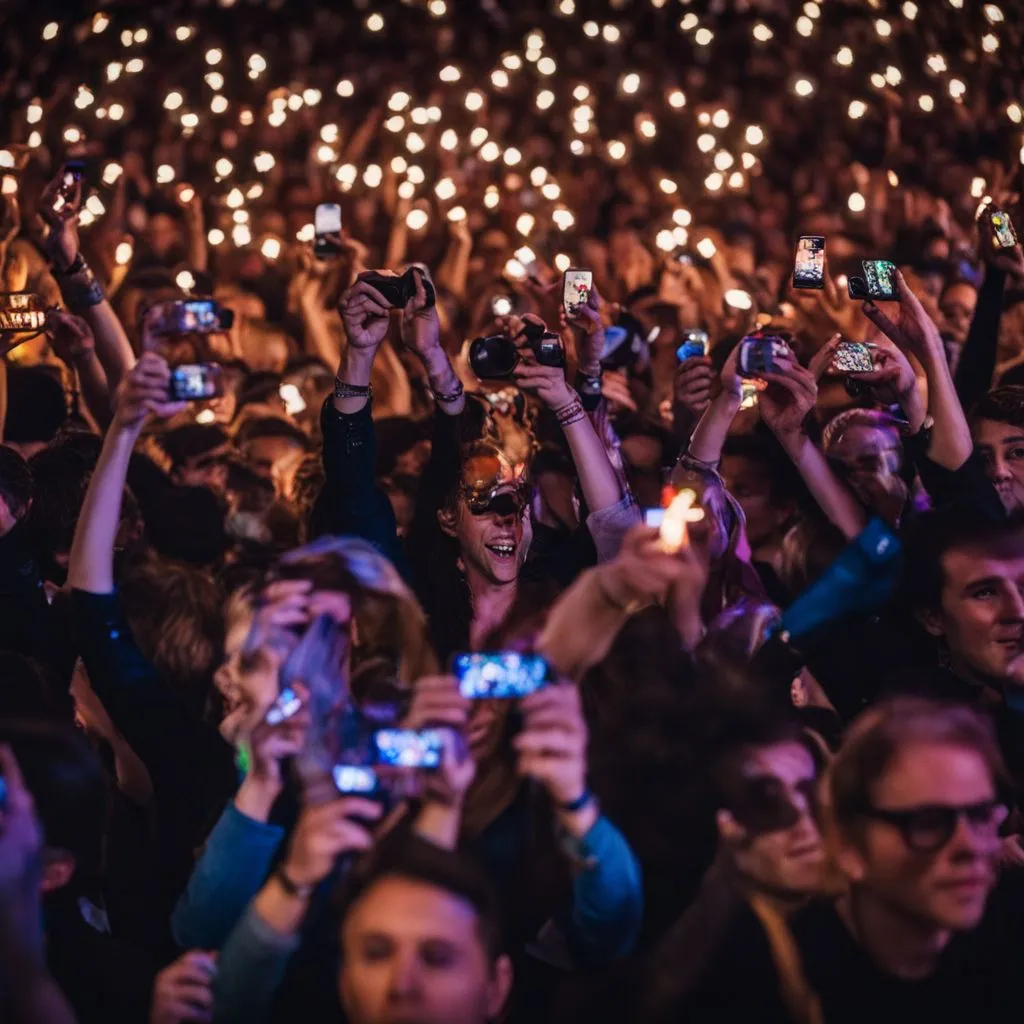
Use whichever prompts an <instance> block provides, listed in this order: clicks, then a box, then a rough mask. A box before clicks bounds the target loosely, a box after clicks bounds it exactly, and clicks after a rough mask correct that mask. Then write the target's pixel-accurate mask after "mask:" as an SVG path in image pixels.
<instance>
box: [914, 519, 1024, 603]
mask: <svg viewBox="0 0 1024 1024" xmlns="http://www.w3.org/2000/svg"><path fill="white" fill-rule="evenodd" d="M903 539H904V549H903V574H902V577H901V580H900V586H899V591H898V596H899V600H900V603H901V604H902V606H903V607H904V609H905V610H907V611H911V612H914V611H925V610H931V609H936V608H938V607H939V606H940V605H941V602H942V588H943V586H944V584H945V576H944V574H943V568H942V559H943V556H944V555H946V554H947V552H949V551H952V550H953V549H955V548H973V549H976V550H978V551H982V552H985V553H986V554H991V555H995V556H997V557H1001V556H1010V555H1017V554H1020V553H1022V552H1024V533H1022V532H1021V530H1020V529H1019V528H1015V527H1014V526H1013V525H1011V524H1010V523H1008V522H1006V521H1005V520H1003V519H996V518H994V517H993V516H991V515H986V514H985V512H984V511H983V510H982V509H980V508H979V507H977V506H970V505H968V506H961V505H951V506H946V507H943V508H940V509H935V510H933V511H930V512H924V513H922V514H921V515H920V516H918V517H917V518H916V519H915V520H914V528H913V529H912V530H907V531H904V537H903Z"/></svg>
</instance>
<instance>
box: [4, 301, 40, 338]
mask: <svg viewBox="0 0 1024 1024" xmlns="http://www.w3.org/2000/svg"><path fill="white" fill-rule="evenodd" d="M45 326H46V303H45V302H44V301H43V299H42V297H41V296H39V295H35V294H34V293H33V292H4V293H0V331H11V332H14V331H41V330H42V329H43V328H44V327H45ZM26 340H27V339H26Z"/></svg>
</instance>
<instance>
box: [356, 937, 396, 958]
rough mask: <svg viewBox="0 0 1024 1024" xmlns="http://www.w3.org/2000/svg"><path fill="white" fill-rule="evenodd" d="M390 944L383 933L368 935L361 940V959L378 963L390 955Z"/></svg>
mask: <svg viewBox="0 0 1024 1024" xmlns="http://www.w3.org/2000/svg"><path fill="white" fill-rule="evenodd" d="M391 949H392V944H391V942H390V941H389V940H388V938H387V937H386V936H384V935H370V936H368V937H367V938H366V939H364V940H363V946H362V953H363V959H364V960H365V961H367V962H369V963H379V962H380V961H382V960H387V959H388V957H390V956H391Z"/></svg>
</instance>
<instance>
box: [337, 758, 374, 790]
mask: <svg viewBox="0 0 1024 1024" xmlns="http://www.w3.org/2000/svg"><path fill="white" fill-rule="evenodd" d="M332 774H333V775H334V785H335V786H337V787H338V792H339V793H372V792H374V791H375V790H376V788H377V773H376V772H375V771H374V770H373V769H372V768H366V767H364V766H363V765H359V764H336V765H335V766H334V769H333V772H332Z"/></svg>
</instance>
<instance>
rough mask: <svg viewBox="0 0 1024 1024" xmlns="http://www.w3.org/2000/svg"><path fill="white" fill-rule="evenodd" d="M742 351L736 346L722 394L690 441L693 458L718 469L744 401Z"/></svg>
mask: <svg viewBox="0 0 1024 1024" xmlns="http://www.w3.org/2000/svg"><path fill="white" fill-rule="evenodd" d="M739 351H740V346H739V345H736V346H735V347H734V348H733V350H732V351H731V352H730V353H729V357H728V358H727V359H726V361H725V365H724V366H723V367H722V374H721V382H722V390H721V391H719V393H718V394H717V395H716V396H715V398H714V399H713V400H712V402H711V404H710V405H709V406H708V407H707V409H705V410H704V415H703V416H701V418H700V420H699V421H698V423H697V426H696V427H695V428H694V431H693V434H692V435H691V437H690V447H689V455H690V457H691V458H694V459H696V460H697V461H698V462H703V463H705V464H706V465H709V466H717V465H718V463H719V460H720V459H721V458H722V447H723V446H724V445H725V439H726V438H727V437H728V436H729V428H730V427H731V426H732V421H733V420H734V419H735V418H736V413H738V412H739V411H740V403H741V402H742V400H743V387H742V381H741V380H740V376H739V374H738V373H737V372H736V366H737V361H738V359H739Z"/></svg>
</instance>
